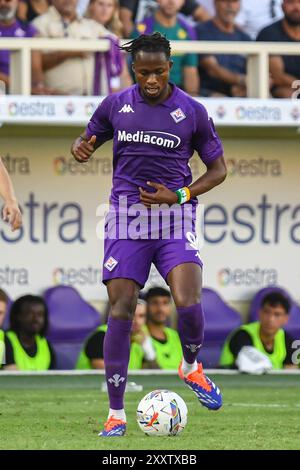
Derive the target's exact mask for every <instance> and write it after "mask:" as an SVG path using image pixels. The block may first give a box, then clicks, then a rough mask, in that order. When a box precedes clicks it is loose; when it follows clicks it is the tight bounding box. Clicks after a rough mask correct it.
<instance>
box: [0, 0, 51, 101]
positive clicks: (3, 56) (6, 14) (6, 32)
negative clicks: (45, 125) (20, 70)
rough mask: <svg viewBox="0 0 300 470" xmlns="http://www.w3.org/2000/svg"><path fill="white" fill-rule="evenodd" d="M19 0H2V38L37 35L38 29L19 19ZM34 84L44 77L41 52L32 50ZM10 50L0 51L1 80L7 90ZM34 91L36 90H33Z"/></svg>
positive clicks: (0, 19) (0, 24)
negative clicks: (17, 14) (17, 13)
mask: <svg viewBox="0 0 300 470" xmlns="http://www.w3.org/2000/svg"><path fill="white" fill-rule="evenodd" d="M17 8H18V0H0V38H32V37H34V36H37V31H36V29H35V28H34V27H33V26H32V25H31V24H28V23H23V22H21V21H19V20H18V19H17V16H16V12H17ZM31 63H32V85H33V89H35V86H36V84H37V83H40V81H41V79H42V69H41V54H40V53H39V52H38V51H34V52H32V56H31ZM9 64H10V52H9V51H6V50H1V51H0V82H3V83H4V85H5V88H6V90H8V92H9V87H10V74H9ZM33 91H34V90H33Z"/></svg>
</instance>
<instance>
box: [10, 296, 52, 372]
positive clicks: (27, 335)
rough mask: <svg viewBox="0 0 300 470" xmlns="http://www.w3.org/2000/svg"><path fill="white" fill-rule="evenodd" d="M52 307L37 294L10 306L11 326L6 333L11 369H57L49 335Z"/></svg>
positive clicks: (18, 300)
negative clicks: (50, 310)
mask: <svg viewBox="0 0 300 470" xmlns="http://www.w3.org/2000/svg"><path fill="white" fill-rule="evenodd" d="M47 327H48V310H47V306H46V304H45V302H44V300H43V299H42V298H41V297H38V296H34V295H24V296H23V297H20V298H19V299H17V300H16V301H15V302H14V303H13V305H12V307H11V310H10V329H9V330H8V331H7V332H6V334H5V353H6V357H5V359H6V363H5V365H4V369H7V370H27V371H29V370H48V369H55V362H56V360H55V354H54V351H53V349H52V346H51V345H50V343H49V342H48V341H47V340H46V338H45V335H46V332H47Z"/></svg>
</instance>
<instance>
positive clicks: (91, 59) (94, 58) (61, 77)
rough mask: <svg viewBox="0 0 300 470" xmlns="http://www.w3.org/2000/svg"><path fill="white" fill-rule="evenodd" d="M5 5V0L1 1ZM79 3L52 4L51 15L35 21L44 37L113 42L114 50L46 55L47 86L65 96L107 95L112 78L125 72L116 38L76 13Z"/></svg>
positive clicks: (54, 1)
mask: <svg viewBox="0 0 300 470" xmlns="http://www.w3.org/2000/svg"><path fill="white" fill-rule="evenodd" d="M0 1H1V0H0ZM76 6H77V0H52V5H51V6H50V7H49V9H48V11H47V12H46V13H45V14H44V15H41V16H39V17H37V18H35V20H34V21H33V24H34V26H35V27H36V28H37V30H38V31H39V34H40V36H42V37H47V38H68V39H98V38H101V37H102V38H104V37H105V38H109V39H110V40H111V48H110V50H109V51H108V52H105V53H100V52H99V53H98V52H97V53H96V54H94V53H88V52H79V51H68V52H64V51H62V52H45V53H43V70H44V74H45V84H46V85H47V86H48V87H51V88H53V89H55V90H56V92H57V93H59V94H65V95H69V94H70V95H99V94H101V95H107V94H108V93H110V91H111V78H112V77H115V76H119V75H120V73H121V70H122V58H121V53H120V51H119V50H118V48H117V47H116V37H115V36H114V35H112V34H111V33H110V32H109V31H108V30H107V29H106V28H105V27H104V26H102V25H101V24H99V23H97V22H96V21H94V20H91V19H87V18H81V17H79V16H78V15H77V13H76Z"/></svg>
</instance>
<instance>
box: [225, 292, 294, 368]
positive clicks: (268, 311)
mask: <svg viewBox="0 0 300 470" xmlns="http://www.w3.org/2000/svg"><path fill="white" fill-rule="evenodd" d="M289 311H290V302H289V300H288V299H287V298H286V297H284V296H283V295H282V294H280V293H277V292H276V293H275V292H274V293H271V294H268V295H267V296H266V297H265V298H264V299H263V301H262V304H261V308H260V310H259V321H257V322H253V323H249V324H248V325H243V326H242V327H240V328H239V329H238V330H236V331H234V332H233V333H231V334H230V335H229V337H228V338H227V340H226V342H225V345H224V348H223V351H222V354H221V360H220V363H221V366H223V367H235V366H236V361H237V359H238V356H239V354H240V352H241V351H242V349H243V348H244V347H245V346H250V347H251V346H252V347H254V348H255V349H256V350H257V351H259V352H260V353H262V354H263V355H264V356H266V357H267V358H268V359H269V360H270V361H271V364H272V367H273V369H282V368H285V367H291V366H293V363H292V354H293V352H294V349H293V348H292V343H293V339H292V338H291V337H290V336H289V334H288V333H286V332H285V331H284V330H283V329H282V328H283V326H284V325H286V324H287V322H288V318H289Z"/></svg>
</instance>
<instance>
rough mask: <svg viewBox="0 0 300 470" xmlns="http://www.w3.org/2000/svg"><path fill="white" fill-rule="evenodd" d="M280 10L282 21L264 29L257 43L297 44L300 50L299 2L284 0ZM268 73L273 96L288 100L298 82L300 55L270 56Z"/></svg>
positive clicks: (297, 0)
mask: <svg viewBox="0 0 300 470" xmlns="http://www.w3.org/2000/svg"><path fill="white" fill-rule="evenodd" d="M282 8H283V12H284V18H283V20H280V21H277V22H276V23H274V24H272V25H270V26H267V27H266V28H264V29H263V30H262V31H261V32H260V33H259V35H258V37H257V41H279V42H291V43H297V42H298V43H299V48H300V0H284V1H283V4H282ZM270 73H271V79H272V81H273V87H272V90H271V91H272V94H273V96H274V97H275V98H290V97H291V96H292V95H293V93H294V92H295V88H293V83H294V82H295V81H296V80H300V55H295V56H292V55H286V56H279V55H277V56H276V55H273V56H270ZM298 88H299V86H298Z"/></svg>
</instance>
